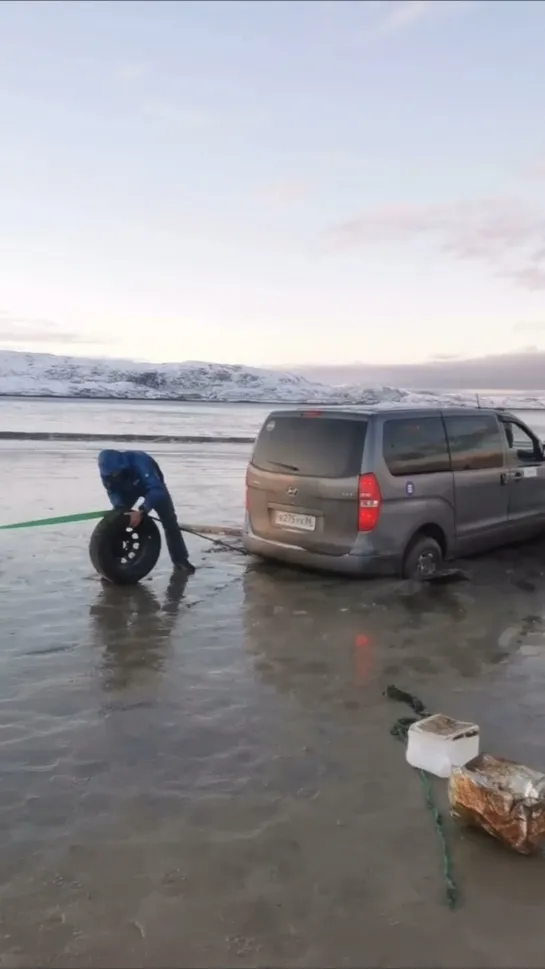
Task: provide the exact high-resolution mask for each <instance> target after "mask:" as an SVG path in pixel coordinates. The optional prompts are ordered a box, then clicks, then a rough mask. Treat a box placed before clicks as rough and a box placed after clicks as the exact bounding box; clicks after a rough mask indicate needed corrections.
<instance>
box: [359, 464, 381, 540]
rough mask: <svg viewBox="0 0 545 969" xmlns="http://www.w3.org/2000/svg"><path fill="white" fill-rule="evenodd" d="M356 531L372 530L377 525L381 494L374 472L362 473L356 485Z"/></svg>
mask: <svg viewBox="0 0 545 969" xmlns="http://www.w3.org/2000/svg"><path fill="white" fill-rule="evenodd" d="M358 498H359V502H358V531H359V532H372V531H373V529H374V528H376V526H377V522H378V518H379V515H380V506H381V504H382V495H381V493H380V488H379V484H378V481H377V479H376V478H375V476H374V474H362V475H361V476H360V479H359V486H358Z"/></svg>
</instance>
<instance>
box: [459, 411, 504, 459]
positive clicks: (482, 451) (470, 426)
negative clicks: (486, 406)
mask: <svg viewBox="0 0 545 969" xmlns="http://www.w3.org/2000/svg"><path fill="white" fill-rule="evenodd" d="M445 426H446V428H447V436H448V442H449V446H450V453H451V457H452V470H453V471H481V470H483V469H486V468H501V467H503V463H504V438H505V432H504V431H503V430H502V429H501V428H500V426H499V423H498V420H497V418H495V417H493V416H492V415H491V414H483V415H482V416H481V415H471V416H469V415H468V416H467V417H464V416H463V415H458V416H456V417H455V416H452V417H449V416H448V415H447V414H445Z"/></svg>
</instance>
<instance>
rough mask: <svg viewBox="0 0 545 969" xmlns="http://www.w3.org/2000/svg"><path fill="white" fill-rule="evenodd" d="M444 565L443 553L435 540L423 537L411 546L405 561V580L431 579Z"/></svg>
mask: <svg viewBox="0 0 545 969" xmlns="http://www.w3.org/2000/svg"><path fill="white" fill-rule="evenodd" d="M442 565H443V551H442V549H441V546H440V545H439V543H438V542H436V541H435V539H434V538H429V536H427V535H422V537H421V538H416V539H415V540H414V541H413V542H412V543H411V545H409V547H408V549H407V551H406V553H405V558H404V560H403V578H404V579H420V580H421V581H422V580H425V579H429V578H430V576H432V575H435V573H436V572H439V570H440V569H441V567H442Z"/></svg>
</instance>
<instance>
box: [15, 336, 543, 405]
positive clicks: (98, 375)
mask: <svg viewBox="0 0 545 969" xmlns="http://www.w3.org/2000/svg"><path fill="white" fill-rule="evenodd" d="M0 394H1V395H14V396H24V397H36V396H40V397H43V396H47V397H102V398H104V397H106V398H107V397H116V398H139V399H155V400H173V399H182V400H183V399H186V400H208V401H251V402H257V401H262V402H266V403H277V402H278V403H290V402H293V403H311V402H312V403H322V404H324V403H330V404H367V405H369V404H373V405H380V404H384V405H385V404H413V405H418V404H434V403H437V402H439V401H441V402H443V403H473V402H474V400H475V398H474V396H473V395H471V394H445V395H438V394H434V393H431V392H425V391H422V392H419V393H415V392H412V391H406V390H400V389H398V388H395V387H372V388H364V387H357V386H337V387H335V386H332V385H329V384H323V383H317V382H315V381H310V380H307V379H306V378H305V377H303V376H301V375H299V374H293V373H282V372H277V371H274V370H265V369H260V368H255V367H244V366H235V365H226V364H214V363H193V362H190V363H163V364H152V363H142V362H139V361H135V360H112V359H93V358H87V357H66V356H56V355H53V354H46V353H20V352H16V351H9V350H6V351H0ZM529 403H530V402H529ZM536 403H538V402H534V405H535V404H536ZM539 403H543V402H539ZM517 406H518V407H520V406H521V401H520V399H518V400H517Z"/></svg>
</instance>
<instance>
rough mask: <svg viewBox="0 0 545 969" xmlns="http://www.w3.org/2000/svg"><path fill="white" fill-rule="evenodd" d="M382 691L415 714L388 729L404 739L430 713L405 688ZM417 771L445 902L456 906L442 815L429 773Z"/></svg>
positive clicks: (456, 889)
mask: <svg viewBox="0 0 545 969" xmlns="http://www.w3.org/2000/svg"><path fill="white" fill-rule="evenodd" d="M384 692H385V695H386V696H387V697H389V699H390V700H397V701H398V702H400V703H406V704H407V705H408V706H410V707H411V709H412V710H413V712H414V713H415V714H416V716H414V717H400V718H399V720H396V722H395V723H394V725H393V727H392V729H391V731H390V732H391V734H392V736H394V737H396V738H397V740H404V741H406V740H407V734H408V732H409V727H410V726H411V724H413V723H417V721H418V720H422V719H423V718H424V717H429V716H430V714H429V713H428V711H427V710H426V708H425V706H424V704H423V703H422V701H421V700H419V699H418V697H417V696H414V695H413V694H412V693H406V692H405V690H398V688H397V686H393V685H390V686H387V687H386V690H385V691H384ZM418 773H419V775H420V781H421V783H422V790H423V792H424V800H425V802H426V807H427V808H428V811H429V812H430V814H431V816H432V819H433V823H434V826H435V833H436V835H437V839H438V841H439V845H440V847H441V854H442V857H443V877H444V879H445V894H446V898H447V904H448V906H449V908H456V907H457V905H458V904H459V900H460V896H459V891H458V886H457V884H456V882H455V880H454V875H453V865H452V855H451V853H450V848H449V846H448V843H447V839H446V835H445V825H444V820H443V815H442V813H441V811H440V810H439V808H438V806H437V802H436V800H435V797H434V794H433V788H432V786H431V779H430V775H429V774H428V772H427V771H425V770H419V771H418Z"/></svg>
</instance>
